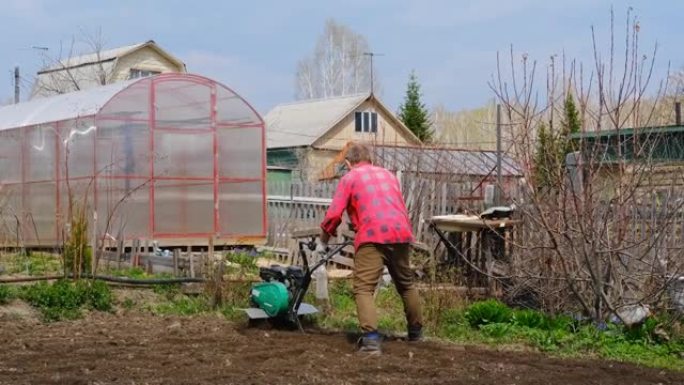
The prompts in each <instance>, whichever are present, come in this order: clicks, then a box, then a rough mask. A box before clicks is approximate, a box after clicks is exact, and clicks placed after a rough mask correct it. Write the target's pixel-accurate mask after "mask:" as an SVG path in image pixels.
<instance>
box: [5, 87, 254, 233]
mask: <svg viewBox="0 0 684 385" xmlns="http://www.w3.org/2000/svg"><path fill="white" fill-rule="evenodd" d="M264 134H265V130H264V122H263V120H262V118H261V117H260V116H259V114H258V113H257V112H256V111H255V110H254V109H253V108H252V107H251V106H250V105H249V104H248V103H247V102H246V101H245V100H244V99H242V98H241V97H240V96H239V95H237V94H236V93H235V92H233V91H232V90H230V89H228V88H226V87H225V86H223V85H221V84H219V83H217V82H215V81H213V80H210V79H207V78H204V77H201V76H195V75H187V74H164V75H158V76H155V77H149V78H142V79H137V80H135V81H127V82H123V83H117V84H113V85H108V86H103V87H99V88H96V89H92V90H87V91H80V92H74V93H70V94H64V95H59V96H54V97H50V98H45V99H37V100H33V101H30V102H27V103H22V104H18V105H14V106H9V107H3V108H0V204H2V206H0V207H2V208H3V209H2V210H1V211H0V217H1V219H2V223H0V224H1V225H2V228H3V229H4V230H7V229H10V228H18V229H19V231H18V232H17V231H14V232H15V233H18V234H19V236H20V238H21V242H22V243H24V244H27V245H44V246H49V245H54V246H58V245H60V244H61V242H62V240H63V234H64V233H65V231H66V230H67V228H68V226H67V223H68V219H69V218H70V215H72V214H73V213H75V210H77V209H81V208H84V207H85V209H86V214H87V218H88V219H89V221H90V225H91V228H92V227H93V226H94V227H95V228H96V231H97V237H98V239H106V240H110V241H113V240H118V239H121V238H122V237H125V239H133V238H140V239H156V240H160V242H161V243H162V244H164V242H168V243H175V244H182V243H186V244H190V243H192V244H198V243H200V242H206V240H207V239H208V238H209V237H213V238H216V239H218V240H219V241H220V242H222V243H226V244H229V243H250V242H254V243H256V242H262V241H263V240H264V239H265V235H266V234H265V232H266V209H265V208H266V191H265V177H266V169H265V154H266V149H265V138H264ZM17 219H18V223H17ZM9 238H11V237H7V236H6V237H5V238H3V239H5V241H6V239H9ZM3 239H0V240H3Z"/></svg>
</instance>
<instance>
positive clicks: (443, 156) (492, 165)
mask: <svg viewBox="0 0 684 385" xmlns="http://www.w3.org/2000/svg"><path fill="white" fill-rule="evenodd" d="M350 144H351V143H348V144H347V145H346V146H345V148H344V149H343V150H342V151H341V152H340V154H339V155H338V156H337V157H336V158H335V160H333V161H332V162H331V163H330V164H329V165H328V166H327V167H326V168H325V169H324V170H323V172H322V173H321V175H320V176H319V179H321V180H325V179H334V178H336V177H339V176H340V174H339V172H340V167H341V166H342V162H343V159H344V154H345V153H346V149H347V148H348V147H349V145H350ZM372 149H373V159H374V162H375V163H376V164H378V165H380V166H382V167H385V168H386V169H388V170H391V171H403V172H414V173H422V174H454V175H471V176H482V177H487V176H493V175H495V173H496V152H495V151H476V150H464V149H455V148H438V147H427V146H392V145H376V146H373V148H372ZM501 166H502V176H504V177H518V176H522V171H521V169H520V167H519V165H518V164H517V162H516V161H515V160H514V159H513V158H511V157H510V156H508V155H506V154H502V159H501Z"/></svg>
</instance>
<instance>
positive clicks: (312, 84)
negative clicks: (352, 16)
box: [295, 19, 378, 99]
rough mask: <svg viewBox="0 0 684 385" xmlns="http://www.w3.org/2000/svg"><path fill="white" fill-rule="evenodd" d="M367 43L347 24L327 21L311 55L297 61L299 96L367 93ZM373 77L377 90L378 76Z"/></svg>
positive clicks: (297, 90) (307, 97) (369, 71)
mask: <svg viewBox="0 0 684 385" xmlns="http://www.w3.org/2000/svg"><path fill="white" fill-rule="evenodd" d="M368 52H370V45H369V44H368V41H367V40H366V38H365V37H364V36H363V35H361V34H358V33H356V32H354V31H353V30H351V29H350V28H349V27H347V26H345V25H342V24H339V23H337V22H336V21H335V20H332V19H330V20H328V21H326V24H325V30H324V31H323V35H321V36H320V37H319V38H318V41H317V42H316V47H315V49H314V52H313V53H312V55H311V56H309V57H306V58H304V59H302V60H301V61H300V62H299V63H298V64H297V73H296V76H295V83H296V97H297V98H298V99H313V98H328V97H334V96H343V95H351V94H356V93H361V92H369V91H370V88H371V70H370V62H369V57H368V56H366V55H365V53H368ZM374 77H375V79H374V80H373V83H374V87H373V88H375V89H376V90H377V89H378V82H377V76H375V75H374Z"/></svg>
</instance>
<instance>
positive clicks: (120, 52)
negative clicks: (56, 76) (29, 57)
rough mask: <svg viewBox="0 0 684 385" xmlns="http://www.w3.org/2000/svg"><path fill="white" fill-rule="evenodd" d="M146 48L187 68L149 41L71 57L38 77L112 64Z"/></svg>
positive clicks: (46, 69) (42, 71)
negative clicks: (107, 63)
mask: <svg viewBox="0 0 684 385" xmlns="http://www.w3.org/2000/svg"><path fill="white" fill-rule="evenodd" d="M145 47H150V48H152V49H154V50H155V51H156V52H157V53H159V54H160V55H161V56H164V57H165V58H166V59H168V60H169V61H171V62H173V63H174V64H176V65H178V66H180V67H183V68H185V64H184V63H183V62H181V61H180V60H178V59H177V58H175V57H174V56H172V55H171V54H169V53H168V52H166V51H164V50H163V49H161V47H159V46H158V45H157V43H155V42H154V40H148V41H146V42H143V43H136V44H131V45H127V46H123V47H117V48H112V49H108V50H103V51H100V52H91V53H88V54H85V55H80V56H74V57H70V58H67V59H66V60H60V61H59V62H57V63H55V64H53V65H51V66H49V67H47V68H45V69H43V70H41V71H38V75H43V74H47V73H50V72H55V71H63V70H65V69H71V68H78V67H84V66H89V65H93V64H99V63H106V62H112V61H114V60H116V59H118V58H120V57H122V56H125V55H128V54H130V53H132V52H135V51H137V50H139V49H142V48H145Z"/></svg>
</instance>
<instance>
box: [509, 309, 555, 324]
mask: <svg viewBox="0 0 684 385" xmlns="http://www.w3.org/2000/svg"><path fill="white" fill-rule="evenodd" d="M511 321H512V323H513V324H514V325H517V326H524V327H528V328H546V326H547V325H548V321H547V317H546V316H545V315H544V314H543V313H541V312H538V311H535V310H530V309H524V310H515V311H514V312H513V316H512V317H511Z"/></svg>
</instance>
